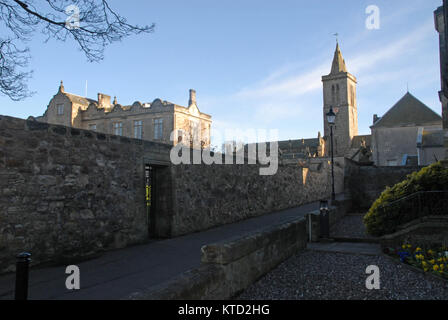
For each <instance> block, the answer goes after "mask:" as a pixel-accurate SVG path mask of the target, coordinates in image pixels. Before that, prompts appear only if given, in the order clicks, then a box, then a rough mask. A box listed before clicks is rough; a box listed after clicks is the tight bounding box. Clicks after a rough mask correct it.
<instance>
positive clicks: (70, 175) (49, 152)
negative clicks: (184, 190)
mask: <svg viewBox="0 0 448 320" xmlns="http://www.w3.org/2000/svg"><path fill="white" fill-rule="evenodd" d="M169 150H170V146H167V145H161V144H156V143H152V142H147V141H145V142H143V141H141V140H133V139H127V138H122V137H116V136H110V135H105V134H100V133H94V132H91V131H85V130H79V129H74V128H67V127H63V126H57V125H48V124H45V123H40V122H36V121H25V120H21V119H15V118H10V117H4V116H0V272H5V271H12V270H13V269H14V258H15V255H16V254H17V253H19V252H22V251H29V252H31V253H32V254H33V256H32V260H33V263H34V264H37V263H42V262H46V261H53V262H54V261H64V260H65V259H69V260H73V259H77V258H86V257H89V256H91V255H95V254H97V253H99V252H101V251H103V250H107V249H115V248H122V247H124V246H126V245H131V244H136V243H140V242H143V241H145V240H146V239H147V237H148V227H147V222H146V211H145V199H144V194H145V191H144V179H143V176H144V165H143V162H144V159H146V158H151V159H158V160H159V161H162V160H165V161H168V160H169V158H167V155H168V153H169ZM167 201H168V202H171V200H167Z"/></svg>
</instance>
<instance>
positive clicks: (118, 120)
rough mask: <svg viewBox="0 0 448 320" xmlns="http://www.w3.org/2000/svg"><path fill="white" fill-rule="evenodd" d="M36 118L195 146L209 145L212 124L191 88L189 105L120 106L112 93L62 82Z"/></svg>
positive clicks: (155, 101) (158, 102)
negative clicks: (88, 94)
mask: <svg viewBox="0 0 448 320" xmlns="http://www.w3.org/2000/svg"><path fill="white" fill-rule="evenodd" d="M37 120H38V121H42V122H47V123H51V124H60V125H64V126H68V127H76V128H80V129H87V130H93V131H98V132H101V133H106V134H114V135H118V136H124V137H129V138H135V139H143V140H151V141H157V142H162V143H167V144H174V145H176V144H177V143H179V142H182V143H184V144H187V145H190V146H193V147H195V148H201V147H202V148H207V147H209V146H210V130H211V124H212V119H211V116H210V115H208V114H205V113H202V112H200V111H199V109H198V106H197V103H196V92H195V91H194V90H190V99H189V102H188V107H183V106H179V105H176V104H174V103H171V102H167V101H162V100H160V99H156V100H154V101H153V102H152V103H143V104H142V103H140V102H134V103H133V104H132V105H129V106H122V105H121V104H118V102H117V99H116V98H115V99H114V101H112V102H111V97H110V96H108V95H105V94H102V93H98V100H92V99H88V98H85V97H81V96H78V95H75V94H71V93H68V92H65V89H64V85H63V83H62V82H61V85H60V87H59V91H58V93H57V94H56V95H55V96H54V97H53V98H52V99H51V101H50V103H49V105H48V107H47V110H46V111H45V113H44V115H43V116H42V117H39V118H37ZM172 132H173V133H174V137H173V141H171V140H170V137H171V133H172Z"/></svg>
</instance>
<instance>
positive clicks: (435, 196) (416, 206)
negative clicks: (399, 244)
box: [378, 191, 448, 227]
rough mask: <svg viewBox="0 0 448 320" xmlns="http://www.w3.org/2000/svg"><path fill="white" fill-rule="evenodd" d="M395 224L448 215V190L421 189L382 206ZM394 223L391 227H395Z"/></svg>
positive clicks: (382, 209)
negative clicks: (425, 217)
mask: <svg viewBox="0 0 448 320" xmlns="http://www.w3.org/2000/svg"><path fill="white" fill-rule="evenodd" d="M378 209H379V210H381V211H383V213H384V214H386V215H387V216H388V217H390V218H393V219H387V221H390V223H391V224H393V226H398V225H402V224H405V223H407V222H410V221H412V220H415V219H419V218H422V217H424V216H437V215H448V191H420V192H416V193H413V194H411V195H409V196H406V197H403V198H400V199H398V200H396V201H393V202H390V203H388V204H386V205H383V206H380V207H379V208H378ZM393 226H392V225H391V226H390V227H393Z"/></svg>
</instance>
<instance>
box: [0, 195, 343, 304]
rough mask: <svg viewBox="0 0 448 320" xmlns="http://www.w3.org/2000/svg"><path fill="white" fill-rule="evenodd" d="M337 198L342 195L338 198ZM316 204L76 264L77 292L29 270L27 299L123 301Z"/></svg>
mask: <svg viewBox="0 0 448 320" xmlns="http://www.w3.org/2000/svg"><path fill="white" fill-rule="evenodd" d="M338 199H342V196H340V197H338ZM318 206H319V203H318V202H315V203H311V204H307V205H304V206H301V207H298V208H294V209H289V210H284V211H281V212H277V213H272V214H268V215H265V216H262V217H257V218H252V219H248V220H245V221H241V222H237V223H234V224H230V225H225V226H221V227H218V228H214V229H210V230H207V231H204V232H199V233H195V234H190V235H187V236H183V237H179V238H175V239H169V240H161V241H153V242H151V243H148V244H145V245H141V246H135V247H131V248H126V249H122V250H117V251H113V252H107V253H105V254H104V255H103V256H101V257H100V258H97V259H94V260H90V261H86V262H82V263H79V264H78V266H79V268H80V270H81V290H78V291H68V290H67V289H66V288H65V280H66V276H67V275H65V266H64V267H54V268H44V269H34V270H32V271H31V272H30V288H29V298H30V299H123V298H126V297H127V296H128V295H129V294H131V293H133V292H137V291H139V290H141V289H144V288H148V287H150V286H153V285H156V284H159V283H162V282H164V281H166V280H169V279H171V278H173V277H175V276H177V275H179V274H180V273H182V272H185V271H187V270H190V269H192V268H195V267H198V266H199V265H200V248H201V247H202V246H203V245H205V244H209V243H213V242H216V241H221V240H225V239H227V238H230V237H234V236H236V235H241V234H244V233H247V232H251V231H255V230H258V229H262V228H265V227H268V226H271V225H273V224H281V223H283V222H286V221H288V220H290V219H292V218H295V217H299V216H304V215H305V214H306V213H308V212H310V211H312V210H316V209H318ZM13 290H14V274H9V275H4V276H0V299H12V298H13V294H14V292H13Z"/></svg>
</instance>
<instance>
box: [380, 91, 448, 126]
mask: <svg viewBox="0 0 448 320" xmlns="http://www.w3.org/2000/svg"><path fill="white" fill-rule="evenodd" d="M437 124H440V125H442V117H441V116H440V115H438V114H437V113H435V112H434V111H432V110H431V109H430V108H429V107H427V106H426V105H425V104H424V103H423V102H421V101H420V100H418V99H417V98H416V97H414V96H413V95H412V94H410V93H409V92H408V93H406V94H405V95H404V96H403V98H401V99H400V100H399V101H398V102H397V103H396V104H395V105H394V106H393V107H392V108H391V109H389V111H387V112H386V114H385V115H384V116H383V117H382V118H380V119H379V120H377V121H376V122H375V124H374V125H373V126H372V127H373V128H381V127H386V128H393V127H404V126H426V125H437Z"/></svg>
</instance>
